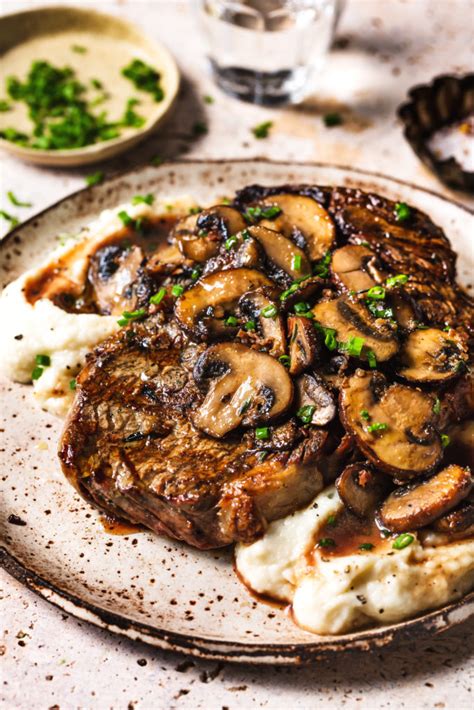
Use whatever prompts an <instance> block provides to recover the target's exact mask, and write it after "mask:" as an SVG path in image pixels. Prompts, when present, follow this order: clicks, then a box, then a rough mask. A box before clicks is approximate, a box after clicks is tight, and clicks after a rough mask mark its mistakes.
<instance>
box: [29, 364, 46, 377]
mask: <svg viewBox="0 0 474 710" xmlns="http://www.w3.org/2000/svg"><path fill="white" fill-rule="evenodd" d="M43 371H44V370H43V368H42V367H39V365H37V366H36V367H34V368H33V370H32V373H31V379H32V380H39V378H40V377H41V375H42V374H43Z"/></svg>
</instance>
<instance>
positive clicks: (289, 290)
mask: <svg viewBox="0 0 474 710" xmlns="http://www.w3.org/2000/svg"><path fill="white" fill-rule="evenodd" d="M299 287H300V286H299V284H298V283H294V284H291V286H290V287H289V288H287V289H286V291H283V293H281V294H280V301H286V299H287V298H289V297H290V296H291V295H292V294H293V293H296V291H298V289H299Z"/></svg>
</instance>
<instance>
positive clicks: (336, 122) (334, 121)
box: [323, 111, 343, 128]
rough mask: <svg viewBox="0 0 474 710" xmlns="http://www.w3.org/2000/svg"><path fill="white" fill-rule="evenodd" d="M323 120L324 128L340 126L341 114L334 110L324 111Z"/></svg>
mask: <svg viewBox="0 0 474 710" xmlns="http://www.w3.org/2000/svg"><path fill="white" fill-rule="evenodd" d="M323 122H324V125H325V126H326V128H333V127H334V126H340V125H341V124H342V122H343V121H342V116H341V114H340V113H337V112H336V111H334V112H333V113H326V114H325V115H324V116H323Z"/></svg>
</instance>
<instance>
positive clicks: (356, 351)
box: [346, 336, 365, 357]
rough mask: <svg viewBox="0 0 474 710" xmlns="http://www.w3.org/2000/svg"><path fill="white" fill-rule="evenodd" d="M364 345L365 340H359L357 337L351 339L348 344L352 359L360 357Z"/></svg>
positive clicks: (347, 347)
mask: <svg viewBox="0 0 474 710" xmlns="http://www.w3.org/2000/svg"><path fill="white" fill-rule="evenodd" d="M364 343H365V339H364V338H358V337H356V336H353V337H351V338H349V340H348V341H347V344H346V349H347V352H348V353H349V355H350V356H351V357H360V355H361V353H362V348H363V347H364Z"/></svg>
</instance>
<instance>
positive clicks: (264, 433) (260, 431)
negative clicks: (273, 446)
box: [255, 426, 270, 441]
mask: <svg viewBox="0 0 474 710" xmlns="http://www.w3.org/2000/svg"><path fill="white" fill-rule="evenodd" d="M255 438H256V439H259V440H260V441H265V440H266V439H269V438H270V429H269V428H268V427H267V426H261V427H257V428H256V429H255Z"/></svg>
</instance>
